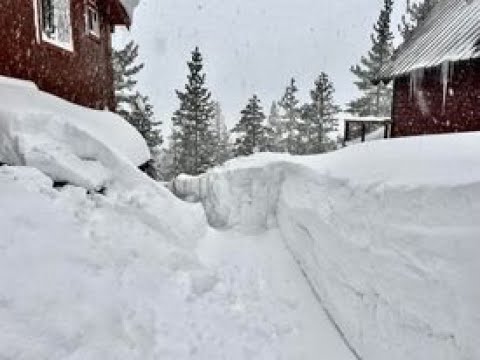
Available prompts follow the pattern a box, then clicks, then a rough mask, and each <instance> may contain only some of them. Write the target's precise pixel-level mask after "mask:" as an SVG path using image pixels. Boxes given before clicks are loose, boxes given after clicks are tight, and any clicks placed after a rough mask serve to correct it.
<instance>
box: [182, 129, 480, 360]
mask: <svg viewBox="0 0 480 360" xmlns="http://www.w3.org/2000/svg"><path fill="white" fill-rule="evenodd" d="M479 144H480V134H478V133H471V134H458V135H445V136H433V137H419V138H410V139H406V138H405V139H395V140H389V141H378V142H372V143H365V144H361V145H358V146H352V147H349V148H346V149H344V150H341V151H338V152H335V153H331V154H328V155H324V156H312V157H291V156H279V155H272V154H259V155H257V156H255V157H252V158H244V159H239V160H236V161H232V162H230V163H227V164H226V166H225V167H223V168H220V169H216V170H215V171H212V172H211V173H209V174H207V175H206V176H204V177H202V178H201V179H200V180H198V179H197V180H196V182H195V181H192V180H187V179H183V180H182V179H180V180H179V181H177V183H176V185H175V188H176V189H177V191H178V190H179V189H181V188H182V186H183V188H186V189H188V191H189V192H190V193H195V194H196V196H197V197H198V198H199V199H201V201H202V202H203V204H204V207H205V209H206V211H207V216H208V217H209V221H210V223H211V224H213V225H216V226H222V227H225V228H228V227H237V228H239V229H241V228H243V227H246V228H247V229H249V230H250V231H258V230H262V229H265V228H269V227H274V226H278V227H279V228H280V229H281V232H282V234H283V236H284V239H285V241H286V243H287V244H288V246H289V247H290V249H291V251H292V254H293V255H294V257H295V258H296V259H297V261H298V262H299V264H300V266H301V267H302V269H303V270H304V271H305V273H306V274H307V276H308V278H309V280H310V282H311V284H312V286H313V288H314V289H315V291H316V292H317V294H318V295H319V297H320V298H321V299H322V303H323V305H324V307H325V309H326V311H327V312H328V313H329V314H330V316H331V318H332V320H333V321H334V322H335V323H336V324H337V325H338V327H339V329H340V331H341V332H342V333H343V334H344V335H345V337H346V339H347V341H348V342H349V344H350V345H351V346H352V347H353V348H354V349H355V350H356V351H357V352H358V353H359V354H360V356H361V357H362V358H364V359H369V360H377V359H378V360H384V359H386V358H388V359H395V360H397V359H398V360H400V359H402V360H403V359H407V358H408V359H412V360H416V359H418V360H424V359H445V360H447V359H448V360H453V359H478V358H480V349H479V348H478V346H477V336H478V334H479V333H480V315H479V314H480V305H479V304H480V289H479V287H478V286H477V282H476V278H475V274H478V273H479V271H480V265H478V264H479V262H478V254H479V253H480V243H479V239H480V225H479V223H478V214H480V158H479V157H478V153H479V152H480V145H479ZM182 181H183V182H188V184H182ZM197 184H204V185H203V186H202V187H199V186H198V185H197Z"/></svg>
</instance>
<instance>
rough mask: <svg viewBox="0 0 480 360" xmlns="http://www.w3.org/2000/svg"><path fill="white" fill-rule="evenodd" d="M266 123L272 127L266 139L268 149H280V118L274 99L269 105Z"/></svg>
mask: <svg viewBox="0 0 480 360" xmlns="http://www.w3.org/2000/svg"><path fill="white" fill-rule="evenodd" d="M267 125H268V126H269V127H270V129H272V131H270V136H269V139H268V147H269V151H281V146H280V142H281V138H282V119H281V116H280V112H279V110H278V104H277V102H276V101H274V102H272V105H271V106H270V114H269V115H268V120H267Z"/></svg>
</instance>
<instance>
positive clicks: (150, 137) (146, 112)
mask: <svg viewBox="0 0 480 360" xmlns="http://www.w3.org/2000/svg"><path fill="white" fill-rule="evenodd" d="M130 106H131V110H130V112H127V111H124V114H123V116H124V117H125V119H126V120H127V121H128V122H129V123H130V124H131V125H133V126H134V127H135V128H136V129H137V131H138V132H139V133H140V134H141V135H142V136H143V138H144V139H145V141H146V143H147V145H148V147H149V149H150V153H151V156H152V157H151V160H150V161H149V162H148V163H147V164H145V165H144V166H143V169H144V171H145V172H146V173H147V174H148V175H149V176H150V177H152V178H153V179H155V180H160V178H161V176H160V171H159V167H160V164H159V163H158V156H159V153H160V146H161V145H162V144H163V137H162V134H161V128H160V126H161V125H162V122H161V121H155V118H154V113H153V106H152V104H151V103H150V100H149V98H148V96H142V95H141V94H140V93H139V92H136V93H135V95H134V96H133V97H132V103H131V104H130Z"/></svg>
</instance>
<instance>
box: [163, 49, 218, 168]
mask: <svg viewBox="0 0 480 360" xmlns="http://www.w3.org/2000/svg"><path fill="white" fill-rule="evenodd" d="M187 64H188V69H189V75H188V76H187V84H186V85H185V91H183V92H182V91H179V90H177V91H176V93H177V97H178V99H179V101H180V107H179V109H178V110H177V111H176V112H175V113H174V116H173V118H172V122H173V126H174V130H175V134H176V136H177V137H178V140H177V144H176V146H177V157H178V167H179V171H181V172H182V173H186V174H189V175H198V174H201V173H203V172H205V171H206V170H207V169H208V168H210V167H212V166H213V165H214V164H215V147H214V144H215V139H214V134H213V127H214V124H213V120H214V119H213V118H214V106H213V102H212V101H211V100H210V99H211V93H210V91H209V90H208V89H207V87H206V85H205V82H206V74H205V73H204V72H203V59H202V55H201V53H200V50H199V49H198V47H197V48H195V50H194V51H193V52H192V59H191V61H189V62H188V63H187Z"/></svg>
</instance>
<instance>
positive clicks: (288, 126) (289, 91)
mask: <svg viewBox="0 0 480 360" xmlns="http://www.w3.org/2000/svg"><path fill="white" fill-rule="evenodd" d="M297 92H298V88H297V86H296V85H295V79H294V78H292V79H291V80H290V84H289V85H288V86H287V88H286V89H285V94H284V95H283V97H282V99H281V100H280V102H279V105H280V107H281V108H282V110H283V114H282V117H281V126H280V129H281V134H280V142H279V147H280V149H281V151H285V152H288V153H290V154H296V153H297V146H296V145H297V144H296V142H297V135H298V121H299V119H300V109H299V108H298V103H299V101H298V99H297V95H296V94H297Z"/></svg>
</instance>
